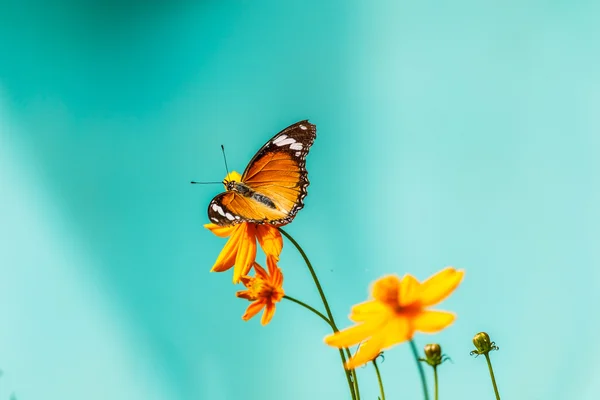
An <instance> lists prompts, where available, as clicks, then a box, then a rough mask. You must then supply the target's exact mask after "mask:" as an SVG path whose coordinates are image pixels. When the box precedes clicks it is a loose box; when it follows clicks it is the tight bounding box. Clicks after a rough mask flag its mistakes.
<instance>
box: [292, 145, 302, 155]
mask: <svg viewBox="0 0 600 400" xmlns="http://www.w3.org/2000/svg"><path fill="white" fill-rule="evenodd" d="M290 147H291V146H290ZM300 154H302V152H301V151H297V152H296V157H298V156H299V155H300Z"/></svg>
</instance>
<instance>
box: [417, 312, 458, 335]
mask: <svg viewBox="0 0 600 400" xmlns="http://www.w3.org/2000/svg"><path fill="white" fill-rule="evenodd" d="M455 318H456V316H455V315H454V314H452V313H450V312H447V311H423V312H421V313H419V314H418V315H417V316H416V317H414V318H413V319H412V325H413V328H414V329H415V330H417V331H420V332H424V333H436V332H439V331H441V330H442V329H444V328H446V327H447V326H448V325H450V324H452V322H454V319H455Z"/></svg>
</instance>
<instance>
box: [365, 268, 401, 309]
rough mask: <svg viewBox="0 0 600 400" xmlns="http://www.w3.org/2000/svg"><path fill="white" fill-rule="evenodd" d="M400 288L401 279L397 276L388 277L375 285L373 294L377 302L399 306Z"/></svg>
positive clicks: (372, 290) (377, 281)
mask: <svg viewBox="0 0 600 400" xmlns="http://www.w3.org/2000/svg"><path fill="white" fill-rule="evenodd" d="M399 288H400V278H398V277H397V276H396V275H388V276H384V277H383V278H379V279H378V280H376V281H375V282H374V283H373V286H372V289H371V294H372V296H373V298H374V299H375V300H379V301H381V302H383V303H386V304H391V303H394V304H397V299H398V290H399Z"/></svg>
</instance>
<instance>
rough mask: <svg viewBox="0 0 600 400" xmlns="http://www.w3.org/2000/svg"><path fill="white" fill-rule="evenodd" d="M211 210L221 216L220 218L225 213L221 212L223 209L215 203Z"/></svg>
mask: <svg viewBox="0 0 600 400" xmlns="http://www.w3.org/2000/svg"><path fill="white" fill-rule="evenodd" d="M212 209H213V210H215V211H216V212H218V213H219V214H221V215H222V216H225V212H223V209H222V208H221V206H220V205H218V204H217V203H215V204H213V206H212Z"/></svg>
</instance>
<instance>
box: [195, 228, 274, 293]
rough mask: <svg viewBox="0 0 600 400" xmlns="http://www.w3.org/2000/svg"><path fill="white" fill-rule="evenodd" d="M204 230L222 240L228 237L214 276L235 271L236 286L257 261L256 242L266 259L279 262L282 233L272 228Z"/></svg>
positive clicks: (214, 270) (215, 266)
mask: <svg viewBox="0 0 600 400" xmlns="http://www.w3.org/2000/svg"><path fill="white" fill-rule="evenodd" d="M204 227H205V228H206V229H209V230H210V231H211V232H212V233H214V234H215V235H217V236H219V237H228V236H229V240H228V241H227V243H225V247H223V250H221V254H219V257H217V261H216V262H215V265H213V267H212V269H211V272H223V271H227V270H228V269H229V268H231V267H234V268H233V283H239V282H240V279H241V278H242V276H244V275H247V274H248V272H250V268H252V264H253V263H254V259H255V258H256V240H257V239H258V243H259V244H260V247H261V248H262V249H263V251H264V252H265V254H266V255H267V258H269V257H274V258H275V260H279V254H281V249H282V248H283V239H282V238H281V233H280V232H279V230H278V229H277V228H275V227H273V226H271V225H266V224H265V225H258V224H252V223H249V222H242V223H240V224H237V225H231V226H219V225H216V224H206V225H204ZM234 265H235V266H234Z"/></svg>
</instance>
